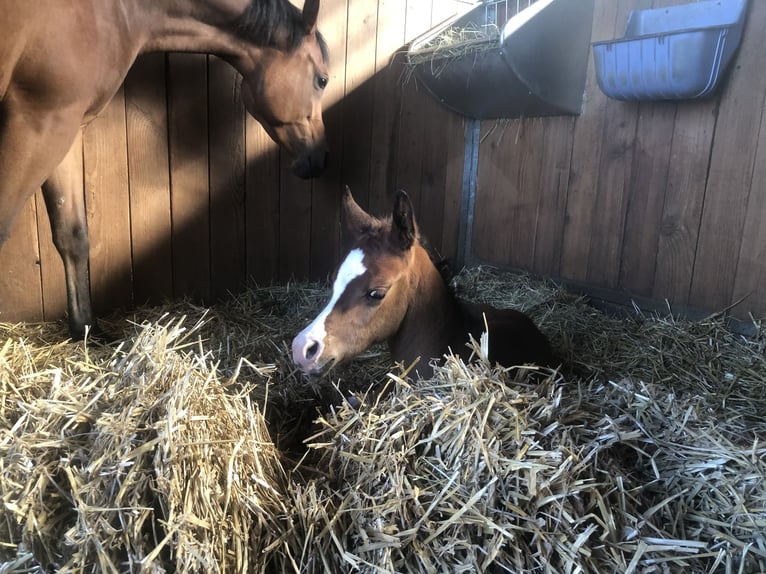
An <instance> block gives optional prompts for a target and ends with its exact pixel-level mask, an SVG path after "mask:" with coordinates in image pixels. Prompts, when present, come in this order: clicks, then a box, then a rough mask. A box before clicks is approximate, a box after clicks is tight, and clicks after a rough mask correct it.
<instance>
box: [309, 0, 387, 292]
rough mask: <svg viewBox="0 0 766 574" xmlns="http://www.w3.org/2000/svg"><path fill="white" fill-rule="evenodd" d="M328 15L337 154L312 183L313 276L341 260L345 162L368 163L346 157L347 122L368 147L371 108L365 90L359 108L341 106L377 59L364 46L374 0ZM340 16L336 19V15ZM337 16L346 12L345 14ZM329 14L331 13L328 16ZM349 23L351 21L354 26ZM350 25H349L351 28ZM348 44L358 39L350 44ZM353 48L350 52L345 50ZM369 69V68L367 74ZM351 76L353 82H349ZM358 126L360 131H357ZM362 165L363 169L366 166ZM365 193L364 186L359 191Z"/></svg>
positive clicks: (331, 123) (329, 8)
mask: <svg viewBox="0 0 766 574" xmlns="http://www.w3.org/2000/svg"><path fill="white" fill-rule="evenodd" d="M322 6H323V8H324V16H322V19H321V20H320V22H319V23H320V25H321V27H322V28H321V29H322V33H323V34H324V35H325V37H326V38H327V44H328V49H329V51H330V53H331V54H332V56H331V59H330V83H329V84H328V86H327V88H326V93H325V95H324V108H325V113H324V124H325V133H326V135H327V144H328V147H329V148H330V150H331V153H333V154H334V155H333V158H332V161H330V162H329V164H328V165H327V169H326V170H325V173H324V174H322V177H320V178H317V179H316V180H314V181H313V185H312V188H313V189H312V193H311V196H310V199H311V228H310V232H309V245H308V247H309V270H308V276H309V277H312V278H315V279H325V278H326V277H327V275H328V274H329V273H331V272H332V270H333V269H334V267H335V265H336V263H337V262H338V252H339V250H340V230H339V227H338V219H339V217H340V191H341V185H340V182H341V181H346V180H345V172H344V168H345V166H346V165H354V164H357V165H366V164H367V156H365V155H364V153H362V154H361V155H359V156H356V157H351V158H347V157H346V152H347V151H349V150H348V149H346V148H345V146H344V141H345V138H344V136H345V132H344V128H345V124H346V122H347V121H348V123H349V132H348V133H351V134H353V136H354V137H353V141H354V142H356V144H357V145H358V147H359V148H360V151H363V150H364V149H367V148H369V128H368V127H367V124H368V119H367V118H368V117H369V115H370V114H369V109H370V108H369V107H368V106H365V104H366V103H368V102H365V98H364V95H363V94H360V97H359V99H358V100H357V101H356V104H357V105H358V106H361V109H360V108H356V109H354V108H352V109H349V110H347V109H346V107H345V105H343V106H341V105H338V102H341V101H343V102H344V103H345V100H344V96H345V95H346V94H348V93H350V92H354V91H357V88H359V87H360V84H361V83H363V81H364V80H363V77H362V76H363V75H364V74H365V71H364V68H362V69H361V71H359V70H357V68H358V67H359V66H363V65H364V64H363V63H366V62H367V61H372V57H373V56H372V51H371V48H370V47H367V48H365V46H364V44H367V43H368V42H369V41H370V38H371V37H374V30H375V22H374V20H375V10H374V7H375V6H374V4H371V3H369V2H364V1H363V0H356V1H355V2H347V1H346V0H330V1H325V3H324V4H323V5H322ZM371 8H372V10H371ZM333 15H336V16H335V17H332V16H333ZM337 15H346V17H345V18H343V17H337ZM325 16H328V17H327V18H325ZM349 23H350V24H349ZM347 26H348V28H347ZM346 42H353V44H352V45H349V46H346ZM347 49H348V52H347V51H346V50H347ZM367 73H369V72H367ZM349 74H351V84H350V85H349V83H348V82H349ZM357 130H358V131H357ZM362 169H363V168H362ZM357 192H363V193H365V192H364V191H363V189H357Z"/></svg>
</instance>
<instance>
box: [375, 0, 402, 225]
mask: <svg viewBox="0 0 766 574" xmlns="http://www.w3.org/2000/svg"><path fill="white" fill-rule="evenodd" d="M406 13H407V0H378V26H377V34H376V39H377V41H376V48H375V77H374V79H373V104H372V109H373V110H374V113H373V114H372V142H371V148H370V159H369V162H370V182H369V188H370V197H369V209H370V211H372V213H382V212H383V210H384V209H386V208H388V207H389V205H390V198H391V197H392V193H393V188H394V186H395V185H396V184H395V180H396V163H397V157H398V151H399V147H398V144H397V142H398V141H399V133H398V132H399V127H400V125H399V119H400V110H401V101H402V86H401V82H400V77H401V73H402V71H403V69H404V67H403V65H404V64H403V61H404V56H403V54H402V46H403V44H404V24H405V19H406Z"/></svg>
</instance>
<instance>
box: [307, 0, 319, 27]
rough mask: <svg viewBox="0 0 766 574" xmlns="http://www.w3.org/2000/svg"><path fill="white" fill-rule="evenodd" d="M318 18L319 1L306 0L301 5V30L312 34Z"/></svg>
mask: <svg viewBox="0 0 766 574" xmlns="http://www.w3.org/2000/svg"><path fill="white" fill-rule="evenodd" d="M318 16H319V0H306V1H305V2H304V3H303V28H304V29H305V30H306V33H310V32H313V31H314V29H315V28H316V25H317V17H318Z"/></svg>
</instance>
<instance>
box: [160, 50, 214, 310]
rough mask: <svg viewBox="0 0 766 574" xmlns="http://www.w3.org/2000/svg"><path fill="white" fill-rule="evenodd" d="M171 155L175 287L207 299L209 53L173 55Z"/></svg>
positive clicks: (170, 66)
mask: <svg viewBox="0 0 766 574" xmlns="http://www.w3.org/2000/svg"><path fill="white" fill-rule="evenodd" d="M168 114H169V122H170V126H169V130H168V139H169V141H168V158H169V171H170V202H171V210H172V214H173V229H172V231H171V233H172V245H173V266H172V271H173V290H174V294H175V295H176V296H186V297H192V298H196V299H198V300H207V299H209V298H210V296H211V286H210V192H209V187H208V179H209V170H208V114H207V56H205V55H201V54H169V55H168Z"/></svg>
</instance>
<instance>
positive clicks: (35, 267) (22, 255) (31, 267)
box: [0, 194, 44, 322]
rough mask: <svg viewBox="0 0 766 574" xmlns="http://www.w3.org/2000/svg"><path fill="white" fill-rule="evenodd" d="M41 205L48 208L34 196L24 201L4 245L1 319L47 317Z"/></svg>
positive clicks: (0, 276) (0, 260) (1, 253)
mask: <svg viewBox="0 0 766 574" xmlns="http://www.w3.org/2000/svg"><path fill="white" fill-rule="evenodd" d="M37 197H39V194H38V196H37ZM41 199H42V198H41ZM38 207H39V208H40V209H44V204H43V203H42V201H40V203H39V204H38V203H37V201H36V197H34V196H33V197H30V198H29V199H28V200H27V201H26V202H25V203H24V206H23V207H22V209H21V212H20V213H19V214H18V216H16V220H15V221H14V223H13V225H12V226H11V231H10V235H9V236H8V239H7V240H6V242H5V243H4V244H3V246H2V248H0V269H2V273H0V322H15V321H41V320H42V319H43V306H42V287H41V281H40V266H39V262H40V259H39V254H38V245H37V241H38V239H37V217H36V211H37V209H38Z"/></svg>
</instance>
